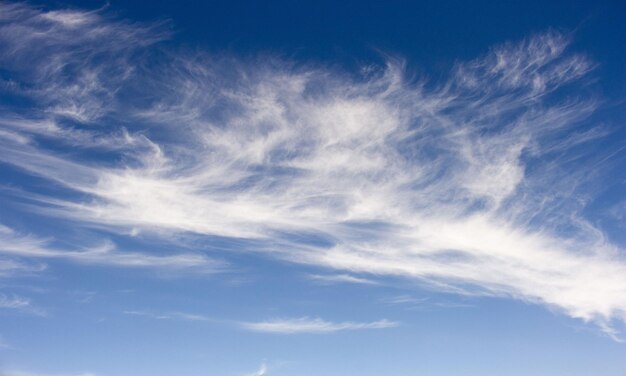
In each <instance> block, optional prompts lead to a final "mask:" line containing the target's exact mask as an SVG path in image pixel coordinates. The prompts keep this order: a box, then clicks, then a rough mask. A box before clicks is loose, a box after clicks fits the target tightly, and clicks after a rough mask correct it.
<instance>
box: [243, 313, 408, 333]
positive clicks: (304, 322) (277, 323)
mask: <svg viewBox="0 0 626 376" xmlns="http://www.w3.org/2000/svg"><path fill="white" fill-rule="evenodd" d="M240 326H241V327H242V328H244V329H246V330H250V331H254V332H264V333H276V334H300V333H332V332H339V331H345V330H365V329H386V328H393V327H396V326H398V323H397V322H394V321H389V320H379V321H373V322H352V321H346V322H331V321H326V320H322V319H320V318H309V317H300V318H295V319H275V320H267V321H259V322H244V323H241V324H240Z"/></svg>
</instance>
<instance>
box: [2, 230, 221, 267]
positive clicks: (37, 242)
mask: <svg viewBox="0 0 626 376" xmlns="http://www.w3.org/2000/svg"><path fill="white" fill-rule="evenodd" d="M49 243H50V241H49V240H48V239H42V238H38V237H35V236H32V235H28V234H21V233H18V232H16V231H14V230H13V229H11V228H9V227H6V226H3V225H0V254H5V255H10V256H14V257H20V258H35V259H65V260H69V261H74V262H78V263H83V264H95V265H110V266H119V267H134V268H162V269H170V270H175V269H187V270H191V269H197V270H198V271H203V272H210V271H219V270H220V269H222V268H223V267H224V266H225V264H224V263H222V262H219V261H216V260H212V259H210V258H208V257H206V256H204V255H202V254H199V253H186V254H185V253H177V254H173V255H155V254H150V253H139V252H123V251H119V250H117V249H116V246H115V245H114V244H113V243H112V242H110V241H107V242H105V243H104V244H102V245H101V246H97V247H91V248H89V249H86V250H61V249H57V248H55V247H53V246H51V245H50V244H49ZM7 267H8V266H7ZM16 267H17V268H19V264H18V265H17V266H16Z"/></svg>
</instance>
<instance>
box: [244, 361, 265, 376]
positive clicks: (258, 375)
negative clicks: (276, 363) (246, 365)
mask: <svg viewBox="0 0 626 376" xmlns="http://www.w3.org/2000/svg"><path fill="white" fill-rule="evenodd" d="M265 375H267V366H266V365H265V363H261V365H260V366H259V369H258V370H256V371H254V372H252V373H247V374H246V376H265Z"/></svg>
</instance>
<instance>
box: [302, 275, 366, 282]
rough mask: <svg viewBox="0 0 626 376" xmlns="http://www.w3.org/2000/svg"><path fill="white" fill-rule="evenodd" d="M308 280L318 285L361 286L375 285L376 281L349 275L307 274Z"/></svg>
mask: <svg viewBox="0 0 626 376" xmlns="http://www.w3.org/2000/svg"><path fill="white" fill-rule="evenodd" d="M308 278H309V279H311V280H313V281H316V282H319V283H327V284H333V283H356V284H363V285H376V284H378V282H377V281H374V280H371V279H367V278H362V277H356V276H353V275H350V274H309V275H308Z"/></svg>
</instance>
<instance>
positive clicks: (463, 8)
mask: <svg viewBox="0 0 626 376" xmlns="http://www.w3.org/2000/svg"><path fill="white" fill-rule="evenodd" d="M52 4H55V3H54V2H53V3H52ZM64 4H65V5H67V4H74V5H77V6H85V7H90V8H97V7H100V6H102V2H99V1H93V0H88V1H79V2H71V1H70V2H58V3H56V5H64ZM109 4H110V5H109V6H108V9H110V10H111V12H112V13H114V14H117V15H120V16H122V17H128V18H130V19H133V20H143V21H155V20H171V22H172V23H171V25H172V27H173V29H174V30H175V34H176V35H175V37H174V39H175V40H176V43H183V44H185V45H188V46H190V47H194V48H207V49H209V50H213V51H216V52H224V50H226V51H231V52H235V53H241V54H254V53H259V52H268V51H271V52H275V53H279V54H284V55H285V56H287V57H295V58H296V59H311V58H312V59H315V60H317V61H323V62H328V61H331V62H333V63H335V64H342V63H345V64H355V63H356V64H359V63H362V61H363V60H365V61H368V60H369V59H372V58H375V57H376V51H380V52H382V53H389V54H398V55H400V56H402V57H404V58H406V60H407V63H408V64H409V65H411V66H415V67H416V68H422V69H426V70H428V72H429V73H431V74H432V72H433V71H435V72H436V71H438V70H443V71H444V72H445V71H446V70H447V69H448V68H449V67H450V64H451V62H453V61H455V60H457V59H458V60H465V59H471V58H473V57H476V56H477V55H479V54H482V53H484V52H485V49H486V48H488V47H489V46H492V45H494V44H497V43H501V42H502V41H508V40H518V39H521V38H523V37H525V36H527V35H528V34H529V33H539V32H544V31H545V30H546V29H549V28H556V29H558V30H564V31H567V32H574V33H575V34H576V37H575V43H574V46H575V47H576V48H581V49H584V50H585V51H587V52H588V53H591V54H592V56H594V57H595V58H597V60H599V61H601V62H602V66H603V68H602V69H606V73H607V74H610V75H611V76H612V77H614V79H613V80H610V81H609V82H605V83H604V85H606V87H607V89H608V90H610V91H611V94H618V93H621V94H624V93H625V91H624V90H625V89H624V87H625V86H626V85H624V82H625V81H624V80H625V79H626V78H625V73H624V69H622V67H623V66H624V63H625V59H626V51H625V49H626V48H625V47H624V43H623V40H624V37H625V36H626V26H625V22H624V17H626V4H625V3H624V2H623V1H483V0H481V1H395V0H394V1H258V2H256V1H240V0H237V1H228V2H226V1H174V2H172V1H163V0H155V1H149V2H144V1H133V0H131V1H115V0H114V1H111V2H110V3H109Z"/></svg>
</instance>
